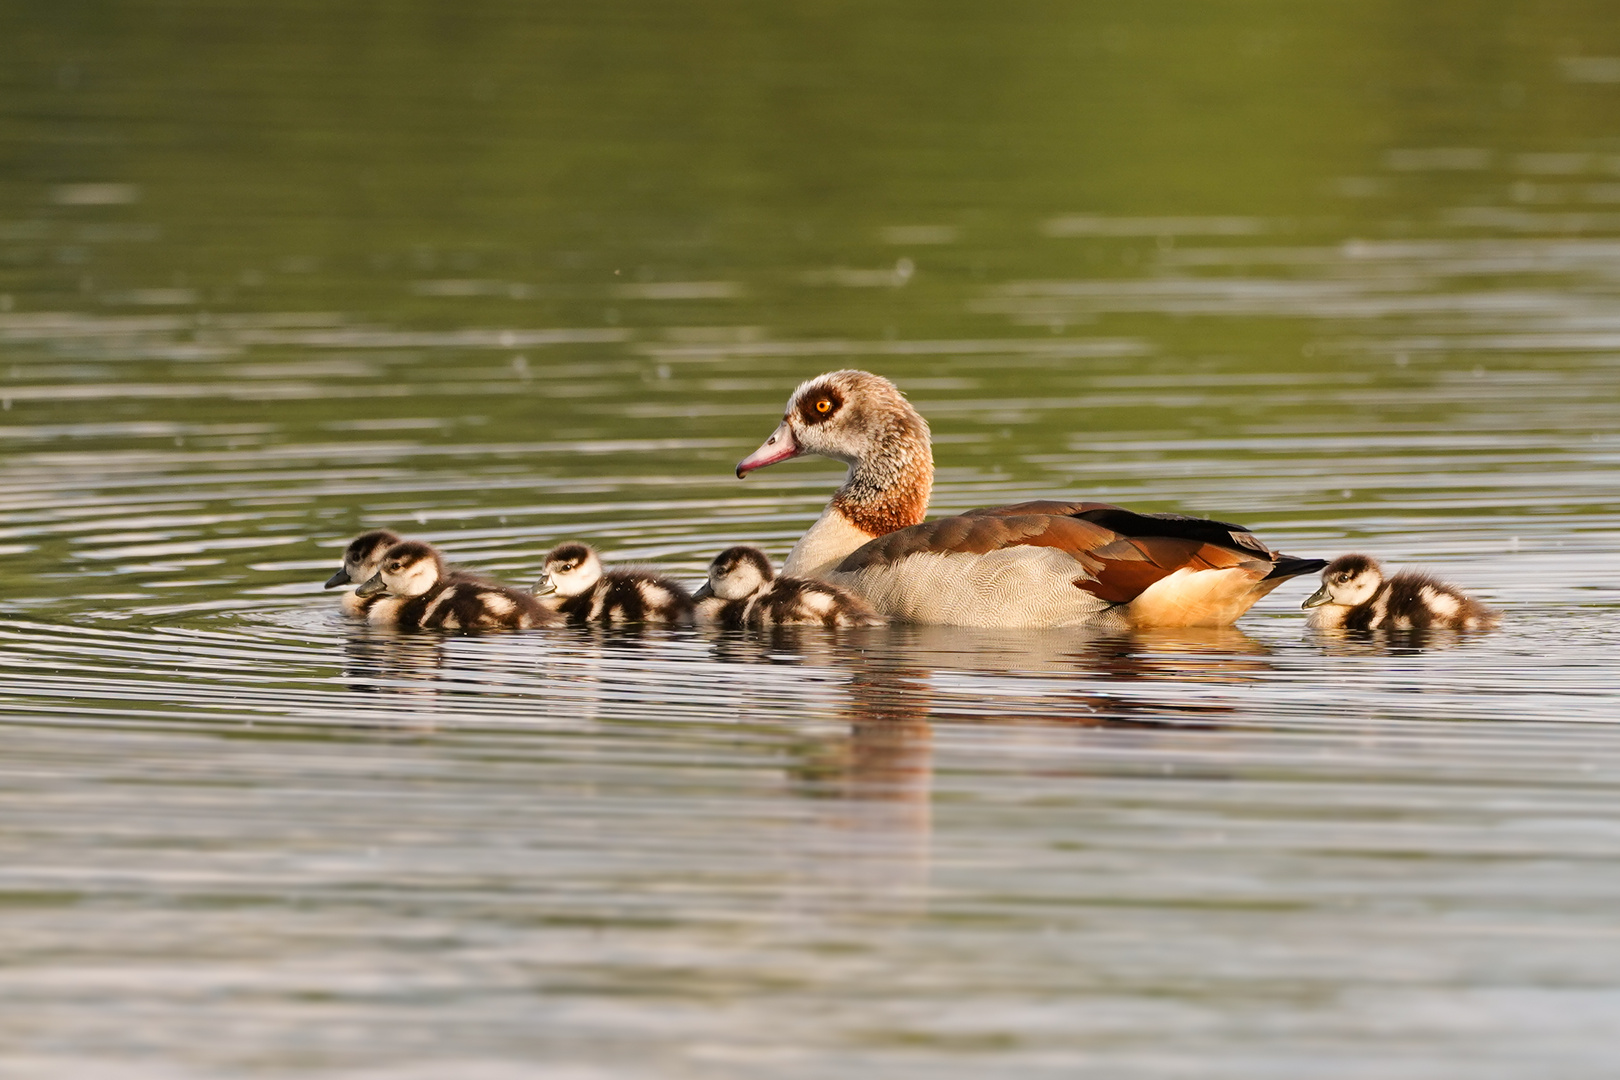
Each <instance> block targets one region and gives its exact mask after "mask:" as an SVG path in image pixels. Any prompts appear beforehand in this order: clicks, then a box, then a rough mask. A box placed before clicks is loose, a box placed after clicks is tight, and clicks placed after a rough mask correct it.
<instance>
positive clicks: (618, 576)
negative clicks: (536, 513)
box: [534, 542, 692, 623]
mask: <svg viewBox="0 0 1620 1080" xmlns="http://www.w3.org/2000/svg"><path fill="white" fill-rule="evenodd" d="M534 593H535V595H536V596H538V597H540V598H541V601H540V602H541V603H542V604H544V605H545V606H546V607H548V608H550V609H551V610H552V611H555V612H558V613H559V614H561V615H562V616H564V617H565V618H566V619H567V620H568V621H569V622H571V623H638V622H648V623H684V622H691V621H692V594H691V593H689V592H687V591H686V589H685V588H683V587H682V586H681V585H680V584H678V583H677V582H674V581H671V580H670V579H669V578H667V577H663V576H662V575H660V574H655V573H653V572H652V571H650V570H637V569H626V570H603V569H602V560H601V559H600V558H599V557H598V556H597V554H596V552H595V550H594V549H592V548H591V547H590V545H588V544H580V543H573V542H570V543H567V544H559V545H558V546H557V547H555V548H553V549H552V551H551V552H550V554H548V555H547V556H546V561H545V565H544V566H543V567H542V569H541V572H540V582H539V584H537V585H536V586H535V587H534Z"/></svg>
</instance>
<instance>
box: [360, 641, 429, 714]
mask: <svg viewBox="0 0 1620 1080" xmlns="http://www.w3.org/2000/svg"><path fill="white" fill-rule="evenodd" d="M443 669H444V643H443V639H441V638H439V637H436V636H433V635H431V634H402V633H399V632H397V631H395V630H391V629H387V628H379V627H374V626H370V625H366V624H359V625H353V626H351V627H349V628H348V631H347V633H346V634H345V635H344V638H343V679H344V682H345V683H347V684H348V687H349V689H350V690H353V691H355V692H357V693H362V694H378V695H394V696H398V697H404V698H410V699H414V700H415V701H416V702H417V704H418V707H420V704H422V703H425V701H431V700H432V699H434V698H436V697H438V695H439V689H440V680H441V677H442V673H443ZM424 699H425V700H424Z"/></svg>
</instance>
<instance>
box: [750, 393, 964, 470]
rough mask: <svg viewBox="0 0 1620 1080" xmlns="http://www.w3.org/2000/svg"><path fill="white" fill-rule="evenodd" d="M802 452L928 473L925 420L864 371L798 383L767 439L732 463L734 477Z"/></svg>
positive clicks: (853, 464) (856, 464) (848, 462)
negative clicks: (734, 463) (756, 448)
mask: <svg viewBox="0 0 1620 1080" xmlns="http://www.w3.org/2000/svg"><path fill="white" fill-rule="evenodd" d="M806 454H818V455H820V456H821V457H827V458H832V459H833V460H834V461H842V462H843V463H844V464H846V465H849V466H850V467H851V468H852V469H860V468H862V467H870V466H872V465H874V464H882V465H884V466H886V467H888V468H892V469H895V470H896V471H898V470H900V469H904V468H908V467H909V468H913V469H924V468H925V469H926V470H927V473H928V476H929V478H930V480H931V479H932V476H933V467H934V463H933V457H932V454H931V453H930V451H929V435H928V421H926V420H924V419H923V418H922V415H921V414H920V413H918V412H917V410H916V409H914V408H912V405H911V402H909V401H907V400H906V398H905V395H904V394H902V393H900V390H899V389H898V388H897V387H896V386H895V385H894V383H892V382H890V381H889V380H888V379H885V378H883V377H882V376H881V375H873V374H872V373H871V372H868V371H854V370H845V371H829V372H827V373H826V374H825V375H817V376H816V377H815V378H813V379H808V380H806V381H805V382H803V383H801V384H800V385H799V388H798V389H797V390H795V391H793V395H792V396H791V397H790V398H788V403H787V410H786V411H785V412H784V413H783V415H782V422H781V423H780V424H778V425H777V427H776V430H775V431H773V432H771V435H770V438H768V439H766V440H765V442H764V443H762V444H761V445H760V448H759V449H758V450H755V451H754V452H753V453H752V454H749V455H748V456H747V457H745V458H743V459H742V460H741V461H740V462H738V463H737V476H738V478H739V479H741V478H742V477H744V476H747V475H748V474H749V473H751V472H753V471H754V470H755V469H763V468H764V467H765V466H767V465H775V464H776V463H777V462H779V461H786V460H788V459H789V458H796V457H801V456H803V455H806Z"/></svg>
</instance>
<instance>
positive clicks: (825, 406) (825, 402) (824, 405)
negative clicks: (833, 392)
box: [816, 398, 833, 415]
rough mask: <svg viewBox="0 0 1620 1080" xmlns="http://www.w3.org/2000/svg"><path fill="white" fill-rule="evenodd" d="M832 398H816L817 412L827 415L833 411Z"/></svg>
mask: <svg viewBox="0 0 1620 1080" xmlns="http://www.w3.org/2000/svg"><path fill="white" fill-rule="evenodd" d="M832 407H833V404H832V398H816V412H818V413H821V414H822V415H826V414H827V413H830V412H832Z"/></svg>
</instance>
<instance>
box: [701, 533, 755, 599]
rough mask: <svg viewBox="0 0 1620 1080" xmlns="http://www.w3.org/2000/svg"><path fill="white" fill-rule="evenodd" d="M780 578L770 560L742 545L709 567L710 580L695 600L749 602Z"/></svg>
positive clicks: (716, 558) (721, 556)
mask: <svg viewBox="0 0 1620 1080" xmlns="http://www.w3.org/2000/svg"><path fill="white" fill-rule="evenodd" d="M775 577H776V571H775V570H774V569H772V568H771V560H770V557H769V556H767V555H766V554H765V553H764V552H763V551H761V550H759V548H757V547H749V546H747V545H746V544H739V545H737V546H736V547H729V548H726V550H724V551H722V552H721V553H720V554H718V555H716V556H715V557H714V560H713V561H712V562H710V563H709V580H708V581H706V582H704V584H703V585H702V586H701V587H700V588H699V589H698V591H697V592H696V593H695V594H694V595H693V599H694V600H705V599H707V598H709V597H711V596H718V597H719V598H720V599H722V600H746V599H748V598H749V597H750V596H753V595H754V594H755V593H757V592H759V591H760V590H761V589H763V588H765V586H767V585H769V584H770V583H771V581H772V579H774V578H775Z"/></svg>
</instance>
